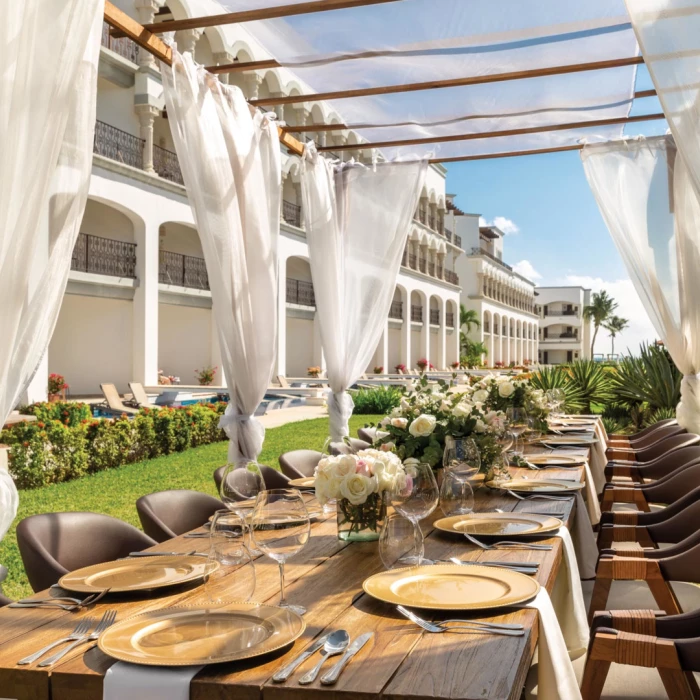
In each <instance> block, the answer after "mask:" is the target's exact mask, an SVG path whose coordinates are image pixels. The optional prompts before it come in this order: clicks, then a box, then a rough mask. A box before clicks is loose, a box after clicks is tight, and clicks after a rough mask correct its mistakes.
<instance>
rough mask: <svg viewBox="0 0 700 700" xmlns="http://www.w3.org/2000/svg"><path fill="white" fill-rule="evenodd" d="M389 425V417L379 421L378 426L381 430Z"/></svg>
mask: <svg viewBox="0 0 700 700" xmlns="http://www.w3.org/2000/svg"><path fill="white" fill-rule="evenodd" d="M389 423H391V418H389V416H386V418H382V419H381V420H380V421H379V426H380V427H382V428H386V426H387V425H389Z"/></svg>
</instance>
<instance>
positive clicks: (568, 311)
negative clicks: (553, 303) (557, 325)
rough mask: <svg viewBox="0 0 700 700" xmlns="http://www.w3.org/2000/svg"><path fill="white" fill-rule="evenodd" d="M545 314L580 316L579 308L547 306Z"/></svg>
mask: <svg viewBox="0 0 700 700" xmlns="http://www.w3.org/2000/svg"><path fill="white" fill-rule="evenodd" d="M544 315H545V316H573V317H576V318H578V317H579V311H578V309H562V308H559V309H556V308H554V309H550V308H549V307H547V308H546V309H545V312H544Z"/></svg>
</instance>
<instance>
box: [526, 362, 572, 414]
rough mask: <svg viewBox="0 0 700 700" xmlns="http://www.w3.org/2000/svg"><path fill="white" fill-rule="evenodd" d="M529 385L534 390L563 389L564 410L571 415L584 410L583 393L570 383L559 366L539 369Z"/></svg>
mask: <svg viewBox="0 0 700 700" xmlns="http://www.w3.org/2000/svg"><path fill="white" fill-rule="evenodd" d="M530 384H532V386H533V387H534V388H535V389H541V390H542V391H548V390H549V389H563V390H564V393H565V394H566V410H567V411H569V412H571V413H582V412H583V410H584V409H585V396H584V394H583V392H582V391H581V390H580V389H579V388H578V387H577V386H576V385H575V384H574V383H573V382H572V381H571V377H570V376H569V374H568V373H567V372H566V370H565V369H564V368H563V367H561V366H560V365H555V366H553V367H541V368H540V369H539V370H538V371H537V372H535V373H533V375H532V377H531V378H530Z"/></svg>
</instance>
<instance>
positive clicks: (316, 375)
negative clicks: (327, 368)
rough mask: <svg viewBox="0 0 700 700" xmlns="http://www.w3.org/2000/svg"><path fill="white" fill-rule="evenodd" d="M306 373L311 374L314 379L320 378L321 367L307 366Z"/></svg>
mask: <svg viewBox="0 0 700 700" xmlns="http://www.w3.org/2000/svg"><path fill="white" fill-rule="evenodd" d="M306 373H307V374H308V375H309V377H313V378H314V379H318V378H319V377H320V376H321V368H320V367H307V368H306Z"/></svg>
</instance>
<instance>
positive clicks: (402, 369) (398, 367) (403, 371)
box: [394, 364, 406, 374]
mask: <svg viewBox="0 0 700 700" xmlns="http://www.w3.org/2000/svg"><path fill="white" fill-rule="evenodd" d="M394 371H395V372H396V374H406V365H403V364H399V365H396V366H395V367H394Z"/></svg>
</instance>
